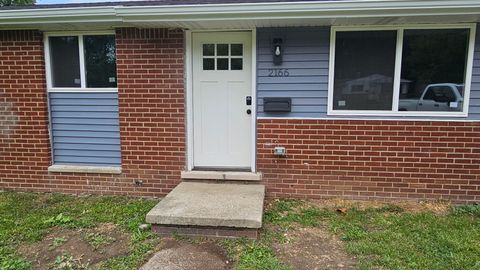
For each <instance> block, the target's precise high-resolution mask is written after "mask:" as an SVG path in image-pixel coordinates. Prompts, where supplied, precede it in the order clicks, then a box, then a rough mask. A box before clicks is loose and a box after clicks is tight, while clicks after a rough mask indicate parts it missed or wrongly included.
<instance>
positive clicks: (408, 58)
mask: <svg viewBox="0 0 480 270" xmlns="http://www.w3.org/2000/svg"><path fill="white" fill-rule="evenodd" d="M469 32H470V31H469V30H468V29H429V30H405V32H404V41H403V54H402V76H401V86H400V97H399V98H400V101H399V108H398V109H399V110H400V111H462V109H463V88H464V84H465V71H466V63H467V55H468V40H469V34H470V33H469ZM422 96H423V98H422Z"/></svg>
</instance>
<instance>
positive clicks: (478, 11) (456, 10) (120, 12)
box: [0, 0, 480, 26]
mask: <svg viewBox="0 0 480 270" xmlns="http://www.w3.org/2000/svg"><path fill="white" fill-rule="evenodd" d="M431 15H478V16H479V17H480V1H479V0H415V1H412V0H357V1H352V0H349V1H315V2H276V3H236V4H206V5H163V6H158V5H157V6H155V5H152V6H122V5H117V6H103V7H102V6H100V7H98V6H96V7H65V8H41V9H21V10H0V25H5V26H6V25H9V26H15V25H23V24H32V23H33V24H48V23H82V22H85V23H87V22H88V23H92V22H111V23H119V22H126V23H128V22H137V21H165V22H166V21H170V22H173V21H175V22H181V21H197V20H198V21H203V20H252V19H290V18H296V19H302V18H339V17H342V18H357V17H387V16H394V17H400V16H431Z"/></svg>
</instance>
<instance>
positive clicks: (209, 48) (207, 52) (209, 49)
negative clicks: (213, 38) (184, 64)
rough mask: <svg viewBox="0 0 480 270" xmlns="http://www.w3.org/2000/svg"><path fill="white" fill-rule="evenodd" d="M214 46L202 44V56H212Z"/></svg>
mask: <svg viewBox="0 0 480 270" xmlns="http://www.w3.org/2000/svg"><path fill="white" fill-rule="evenodd" d="M214 55H215V44H203V56H214Z"/></svg>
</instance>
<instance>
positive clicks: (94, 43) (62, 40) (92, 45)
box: [48, 34, 117, 89]
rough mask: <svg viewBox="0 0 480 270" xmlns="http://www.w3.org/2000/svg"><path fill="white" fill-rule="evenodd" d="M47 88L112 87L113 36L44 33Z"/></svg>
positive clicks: (113, 83) (115, 79)
mask: <svg viewBox="0 0 480 270" xmlns="http://www.w3.org/2000/svg"><path fill="white" fill-rule="evenodd" d="M48 55H49V58H50V59H49V61H50V62H49V63H50V70H49V72H50V80H49V88H50V89H60V88H81V89H95V88H116V87H117V78H116V73H117V66H116V47H115V36H114V35H101V34H93V35H92V34H88V35H62V36H57V35H52V36H48Z"/></svg>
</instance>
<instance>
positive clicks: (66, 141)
mask: <svg viewBox="0 0 480 270" xmlns="http://www.w3.org/2000/svg"><path fill="white" fill-rule="evenodd" d="M49 97H50V117H51V128H52V131H51V132H52V139H53V158H54V163H55V164H74V165H94V166H119V165H120V164H121V156H120V128H119V118H118V95H117V93H63V92H62V93H50V94H49Z"/></svg>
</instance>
